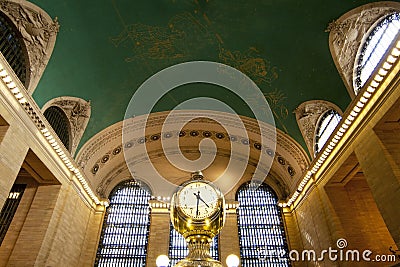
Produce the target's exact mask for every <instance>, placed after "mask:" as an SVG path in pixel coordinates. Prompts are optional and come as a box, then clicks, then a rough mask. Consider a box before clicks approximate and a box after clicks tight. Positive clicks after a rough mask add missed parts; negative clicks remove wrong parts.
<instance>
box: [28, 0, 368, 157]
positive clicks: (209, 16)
mask: <svg viewBox="0 0 400 267" xmlns="http://www.w3.org/2000/svg"><path fill="white" fill-rule="evenodd" d="M31 2H32V3H33V4H36V5H37V6H39V7H40V8H42V9H43V10H44V11H45V12H47V13H48V14H49V15H50V17H53V18H54V17H57V18H58V22H59V24H60V28H59V33H58V35H57V40H56V44H55V47H54V51H53V53H52V55H51V58H50V60H49V63H48V66H47V68H46V70H45V72H44V74H43V76H42V78H41V80H40V83H39V85H38V87H37V89H36V90H35V92H34V95H33V96H34V98H35V100H36V101H37V103H38V105H39V106H43V105H44V104H45V103H46V102H48V101H49V100H50V99H53V98H56V97H62V96H73V97H79V98H81V99H85V100H87V101H89V100H90V102H91V105H92V113H91V118H90V121H89V124H88V126H87V129H86V131H85V133H84V135H83V137H82V140H81V143H80V147H81V146H82V145H83V144H84V143H85V142H86V141H88V140H89V139H90V138H92V137H93V136H95V135H96V134H97V133H99V132H100V131H102V130H103V129H106V128H107V127H109V126H110V125H114V124H115V123H117V122H119V121H121V120H122V118H123V115H124V112H125V110H126V107H127V105H128V102H129V99H130V98H131V97H132V95H133V93H134V92H135V91H136V90H137V88H138V87H139V86H140V85H141V84H142V83H143V82H144V81H145V80H146V79H148V78H149V77H150V76H151V75H153V74H155V73H157V72H158V71H160V70H162V69H164V68H166V67H169V66H172V65H174V64H177V63H182V62H187V61H197V60H206V61H215V62H220V63H224V64H227V65H229V66H232V67H234V68H236V69H238V70H240V71H242V72H243V73H245V74H246V75H248V76H249V77H250V78H251V79H252V80H253V81H254V82H255V83H256V84H257V85H258V87H259V88H260V89H261V91H262V93H263V95H264V96H265V98H266V99H267V100H268V102H269V105H270V107H271V110H272V112H273V113H274V117H275V121H276V126H277V127H278V128H279V129H280V130H281V131H282V132H285V133H287V134H288V135H290V136H291V137H292V138H293V139H294V140H296V141H297V142H298V143H299V144H301V145H302V146H303V147H304V148H305V147H306V146H305V143H304V140H303V138H302V136H301V133H300V131H299V129H298V126H297V124H296V120H295V116H294V114H293V111H294V109H295V108H296V107H297V106H299V105H300V104H301V103H303V102H305V101H308V100H313V99H321V100H326V101H329V102H331V103H334V104H336V105H337V106H339V107H340V108H341V109H342V110H345V108H346V106H347V105H348V104H349V103H350V100H351V97H350V96H349V93H348V92H347V90H346V86H345V85H344V82H343V80H342V79H341V78H340V75H339V72H338V70H337V69H336V67H335V64H334V61H333V60H332V55H331V53H330V50H329V33H328V32H326V31H325V30H326V29H327V28H328V25H329V24H330V22H332V21H333V20H336V19H338V18H339V17H340V16H342V15H343V14H345V13H346V12H348V11H350V10H352V9H354V8H356V7H359V6H362V5H364V4H367V3H372V2H373V1H369V0H359V1H348V0H337V1H317V0H307V1H258V0H243V1H242V0H241V1H227V0H218V1H216V0H157V1H129V0H111V1H101V2H96V3H95V4H94V3H93V2H92V1H81V0H59V1H47V0H32V1H31ZM199 96H207V97H212V98H216V99H218V100H220V101H222V102H224V103H226V104H227V105H229V106H231V107H232V108H233V109H234V110H235V112H237V113H238V114H240V115H243V116H248V117H252V114H251V113H250V111H249V109H248V107H246V105H245V104H244V103H243V101H241V99H240V98H238V97H237V96H235V95H232V94H229V93H227V92H226V90H224V89H222V88H219V87H216V86H211V85H208V84H191V85H186V86H182V87H179V88H176V90H174V91H171V92H170V93H168V94H167V95H165V96H164V97H163V98H162V99H161V100H160V101H159V103H158V104H157V105H156V106H155V108H154V110H153V111H154V112H159V111H166V110H171V109H173V108H174V107H175V106H176V105H178V104H179V103H181V102H182V101H185V100H188V99H191V98H193V97H199ZM207 108H209V107H204V109H207ZM260 108H263V107H260ZM136 115H141V114H136ZM80 147H79V148H80ZM79 148H78V150H79Z"/></svg>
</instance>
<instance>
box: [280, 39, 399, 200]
mask: <svg viewBox="0 0 400 267" xmlns="http://www.w3.org/2000/svg"><path fill="white" fill-rule="evenodd" d="M399 56H400V41H398V42H397V43H396V46H395V47H394V48H393V49H392V50H391V53H390V54H389V55H388V57H387V58H386V60H385V62H384V63H383V64H382V66H381V67H380V68H379V70H378V71H377V74H376V75H375V76H374V78H373V79H371V80H370V83H369V85H368V87H367V88H366V89H365V90H364V92H363V93H362V95H361V97H359V99H358V101H357V102H356V103H355V105H354V106H353V108H352V110H351V111H350V112H348V115H347V116H346V117H345V118H343V119H342V121H341V122H340V127H339V129H338V130H337V131H336V132H335V133H333V134H332V137H331V138H330V142H329V143H328V142H327V144H325V146H324V149H323V150H322V151H321V152H320V153H319V155H318V157H317V158H315V159H314V161H313V163H312V164H311V166H310V167H309V170H308V171H307V172H306V174H305V175H304V177H303V179H302V180H301V182H300V184H299V185H298V187H297V190H296V192H294V193H293V195H292V196H291V197H290V198H289V199H288V200H287V201H286V202H279V203H278V206H280V207H283V208H284V207H290V206H291V205H292V204H293V203H294V202H295V201H296V200H297V199H298V197H299V196H300V194H301V193H302V192H303V190H304V188H305V186H306V185H307V183H308V182H309V181H310V179H311V177H312V176H313V175H314V174H315V173H317V171H318V170H319V169H320V167H321V166H322V164H323V163H324V162H325V160H326V159H327V158H328V156H329V155H330V154H331V152H332V150H333V149H334V148H335V146H336V145H337V144H338V142H339V141H340V140H341V139H342V136H343V135H344V133H346V131H347V130H348V128H349V127H350V126H351V125H352V124H353V121H354V119H355V118H356V117H357V116H358V115H359V114H360V112H361V111H362V110H363V108H364V106H365V105H366V104H367V103H368V101H369V100H370V98H371V97H372V95H373V94H374V93H375V91H376V89H377V88H378V87H379V85H380V84H381V82H382V81H383V80H384V78H385V76H386V75H387V74H388V73H389V71H390V70H391V69H392V67H393V65H394V64H395V63H396V62H397V60H398V58H399Z"/></svg>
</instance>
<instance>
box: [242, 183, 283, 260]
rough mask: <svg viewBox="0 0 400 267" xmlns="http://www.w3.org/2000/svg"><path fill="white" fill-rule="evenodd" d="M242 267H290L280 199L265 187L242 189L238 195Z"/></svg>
mask: <svg viewBox="0 0 400 267" xmlns="http://www.w3.org/2000/svg"><path fill="white" fill-rule="evenodd" d="M236 199H237V201H239V208H238V209H237V218H238V228H239V243H240V259H241V266H242V267H250V266H251V267H264V266H290V261H289V255H288V254H289V252H288V247H287V243H286V237H285V230H284V225H283V221H282V215H281V211H280V208H279V207H278V205H277V202H278V197H277V196H276V194H275V192H274V191H273V190H272V189H271V188H270V187H269V186H268V185H266V184H261V185H260V186H256V185H255V184H252V183H246V184H244V185H242V186H241V187H240V188H239V190H238V191H237V193H236Z"/></svg>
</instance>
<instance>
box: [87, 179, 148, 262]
mask: <svg viewBox="0 0 400 267" xmlns="http://www.w3.org/2000/svg"><path fill="white" fill-rule="evenodd" d="M150 198H151V193H150V190H149V189H148V187H147V186H145V185H144V184H143V183H139V182H137V181H135V180H128V181H124V182H122V183H120V184H118V185H117V186H116V187H115V188H114V189H113V191H112V192H111V194H110V198H109V199H110V205H109V206H108V208H107V211H106V215H105V217H104V223H103V228H102V232H101V236H100V242H99V247H98V249H97V256H96V262H95V266H137V267H140V266H143V267H145V266H146V255H147V244H148V238H149V229H150V207H149V200H150Z"/></svg>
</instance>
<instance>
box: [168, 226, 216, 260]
mask: <svg viewBox="0 0 400 267" xmlns="http://www.w3.org/2000/svg"><path fill="white" fill-rule="evenodd" d="M188 253H189V250H188V247H187V244H186V241H185V239H184V238H183V236H182V235H180V234H179V233H178V232H177V231H176V230H175V228H174V227H173V226H172V224H171V225H170V232H169V253H168V257H169V260H170V265H169V266H174V265H175V264H176V263H177V262H178V261H180V260H182V259H184V258H185V257H186V256H187V254H188ZM210 255H211V256H212V257H213V258H214V259H215V260H219V251H218V236H216V237H214V238H213V240H212V243H211V246H210Z"/></svg>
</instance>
